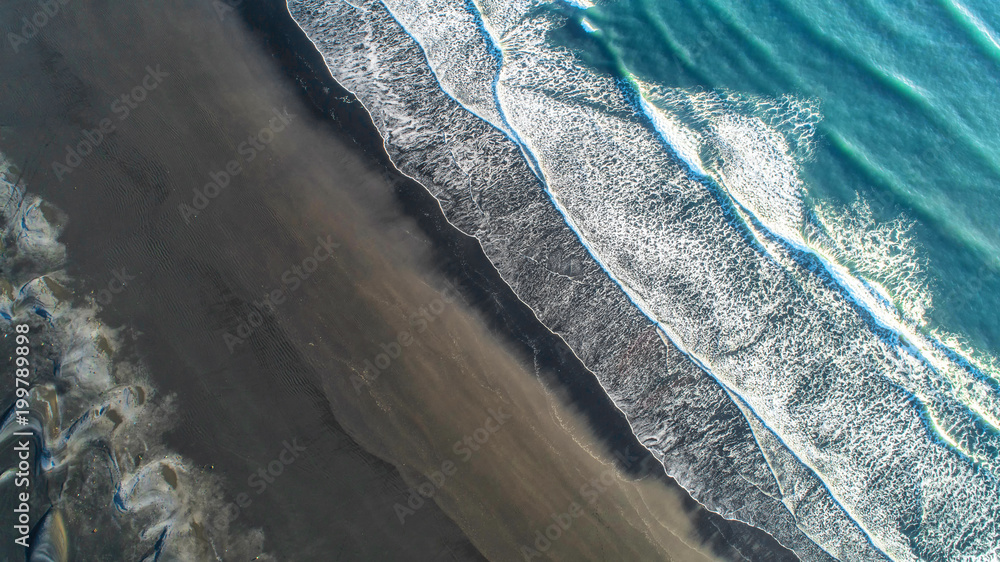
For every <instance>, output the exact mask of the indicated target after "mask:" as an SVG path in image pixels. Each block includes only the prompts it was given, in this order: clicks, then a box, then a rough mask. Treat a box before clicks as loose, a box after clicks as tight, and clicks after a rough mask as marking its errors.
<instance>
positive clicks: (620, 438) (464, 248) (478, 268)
mask: <svg viewBox="0 0 1000 562" xmlns="http://www.w3.org/2000/svg"><path fill="white" fill-rule="evenodd" d="M263 3H265V4H266V3H267V2H263ZM253 4H254V2H250V1H243V2H242V3H241V4H240V5H239V6H238V7H236V9H237V10H238V11H239V12H240V16H241V17H242V19H243V21H244V22H245V23H246V24H247V25H248V27H249V28H250V29H251V31H252V33H253V34H254V35H255V36H256V37H257V38H258V39H259V40H261V41H262V42H263V43H264V44H266V45H267V47H268V50H269V51H270V52H272V53H277V54H279V55H280V57H281V59H280V60H281V66H280V72H281V73H282V74H284V75H285V76H286V77H287V78H289V79H290V80H292V81H294V82H297V83H298V84H299V85H300V87H299V88H297V89H296V92H297V94H298V95H299V96H300V97H301V98H302V99H303V101H304V102H305V105H306V106H307V107H310V108H312V109H313V110H314V117H316V118H318V119H321V120H323V121H325V122H327V123H330V124H331V125H334V126H337V127H339V128H341V129H342V130H344V131H345V132H346V133H347V134H348V136H349V137H350V138H352V139H353V140H354V141H355V142H356V143H357V144H358V145H359V147H360V148H361V149H362V151H363V152H364V153H365V154H366V155H368V156H369V157H371V158H372V159H373V160H375V161H376V162H377V163H378V164H379V165H380V166H382V167H383V168H384V169H385V171H386V174H387V175H390V176H392V177H393V180H392V181H393V183H394V185H395V193H396V199H397V202H398V203H399V205H400V208H401V210H402V212H403V213H404V214H405V215H406V216H409V217H410V218H412V219H414V220H416V222H417V224H418V225H419V226H420V228H421V230H422V234H423V235H424V236H426V237H427V238H429V239H430V240H431V241H432V242H433V244H434V249H433V251H432V252H433V255H434V261H435V263H436V265H437V266H438V267H440V268H441V270H442V271H443V272H444V273H446V274H447V275H453V276H455V277H456V278H460V279H463V280H466V281H467V282H463V283H462V284H461V290H462V292H463V293H464V296H465V297H466V299H467V300H468V302H469V304H470V306H471V307H472V308H473V309H475V310H477V311H478V312H479V313H480V315H481V316H482V317H483V318H484V319H485V320H486V321H487V323H488V325H489V327H490V329H491V330H494V331H498V332H499V336H500V338H501V339H502V340H503V341H505V342H506V343H507V344H508V345H510V346H512V347H514V348H516V349H517V350H518V351H520V352H522V353H524V354H525V355H526V356H531V355H534V357H535V360H536V362H537V364H538V365H539V369H538V370H539V371H545V372H546V373H552V375H551V380H544V379H543V381H542V382H543V384H544V385H545V387H546V388H547V389H549V390H550V391H551V390H562V391H564V392H563V394H564V395H565V397H566V398H567V400H568V402H569V403H570V404H571V405H572V406H574V407H575V408H576V409H577V410H578V412H579V413H580V414H581V415H582V416H583V417H584V418H585V419H586V421H587V422H588V424H587V425H588V427H589V429H590V430H591V431H592V432H593V433H594V435H595V436H596V437H597V438H598V439H599V441H600V442H601V443H603V444H604V445H605V446H606V448H607V452H609V453H615V452H619V453H618V454H617V455H616V457H615V458H616V460H617V464H618V467H619V469H621V470H624V471H626V472H627V473H630V474H632V475H634V476H638V475H640V474H641V475H642V476H652V477H654V478H656V479H657V480H659V481H660V482H661V483H663V484H664V485H665V486H667V487H668V488H670V489H672V490H674V491H677V492H679V493H680V494H681V495H682V497H683V505H684V507H685V509H686V511H687V514H688V515H689V516H691V517H692V518H694V519H696V520H698V521H699V524H698V531H699V532H701V533H702V535H703V536H702V538H703V539H706V541H707V542H709V543H710V544H712V545H713V546H718V543H717V542H716V541H719V540H720V538H721V542H723V543H726V546H728V547H737V548H738V549H740V550H742V549H743V548H748V545H747V543H749V544H750V545H753V546H755V547H757V548H760V547H762V546H763V547H766V548H768V549H771V552H772V553H773V555H779V553H781V554H785V555H786V556H787V557H788V558H789V559H796V557H795V555H794V554H793V553H792V552H791V551H790V550H788V549H787V548H785V547H784V546H782V545H780V544H779V543H778V541H777V540H776V539H775V538H774V537H772V536H771V535H770V534H768V533H766V532H765V531H763V530H760V529H756V528H754V527H751V526H749V525H747V524H745V523H743V522H741V521H734V520H730V519H726V518H724V517H722V516H721V515H719V514H718V513H715V512H713V511H711V510H709V509H707V508H706V507H705V506H704V505H702V504H701V503H699V502H698V501H697V500H695V499H694V498H692V497H691V495H690V493H688V491H687V490H686V489H684V488H683V487H682V486H680V485H679V484H678V483H677V482H676V481H675V480H674V479H673V478H671V477H670V476H669V475H668V474H667V473H666V471H665V469H664V467H663V465H662V464H661V463H660V462H659V461H657V460H656V459H655V458H654V457H653V455H652V453H650V451H649V450H648V449H646V448H645V447H644V446H642V444H641V443H640V442H639V439H638V437H637V436H636V434H635V432H634V431H633V428H632V426H631V423H630V422H629V420H628V419H627V416H626V415H625V414H624V412H622V410H621V409H620V408H618V406H617V405H616V404H615V403H614V402H613V400H612V399H611V397H610V396H609V395H608V393H607V390H606V389H605V388H604V387H603V386H602V385H601V384H600V382H599V381H598V379H597V377H596V375H594V373H592V372H591V371H590V370H589V369H588V368H587V367H586V366H585V365H584V364H583V363H582V361H581V360H580V358H579V357H578V356H577V355H576V354H575V352H574V351H573V350H572V349H571V348H570V347H569V345H568V344H567V343H566V342H565V341H564V340H563V338H562V337H561V336H560V335H558V334H556V333H554V332H552V331H551V330H549V329H548V328H547V327H546V326H545V325H544V324H543V323H542V322H541V321H540V320H539V319H538V317H537V315H536V314H535V312H534V311H533V310H532V309H531V307H530V306H529V305H528V304H527V303H525V302H524V301H522V300H521V299H520V298H518V297H517V295H516V294H515V293H514V292H513V290H512V289H511V288H510V286H509V285H508V284H507V283H506V282H505V281H504V280H503V278H502V275H501V274H500V272H499V271H498V270H497V269H496V267H495V266H494V265H493V263H492V262H491V261H490V260H489V258H487V257H486V254H485V252H484V250H483V248H482V246H481V244H480V242H479V240H478V239H476V238H474V237H472V236H468V235H466V234H464V233H463V232H461V231H460V230H459V229H458V228H457V227H456V226H454V225H453V224H452V223H451V222H450V221H449V220H448V219H447V217H446V216H445V214H444V211H443V208H442V207H441V204H440V202H439V201H438V200H437V199H436V198H435V197H434V196H433V195H432V194H431V193H430V192H429V191H428V190H427V188H425V187H424V186H423V185H422V184H420V183H419V182H418V181H417V180H415V179H413V178H410V177H409V176H407V175H406V174H405V173H403V172H402V171H400V170H399V169H398V168H396V167H395V165H394V164H393V163H392V161H391V159H390V157H389V155H388V154H387V152H386V151H385V146H384V144H383V139H382V137H381V136H380V135H379V134H378V131H377V128H376V127H375V125H374V123H373V122H372V120H371V116H370V114H369V112H368V110H367V109H366V108H365V107H364V105H363V104H362V103H361V102H360V101H359V100H357V98H356V97H355V96H354V94H353V93H351V92H350V91H349V90H347V89H346V88H344V87H343V86H341V85H340V84H339V83H338V82H337V81H336V80H335V79H334V78H333V76H332V75H331V73H330V71H329V68H328V67H327V66H326V64H325V61H324V60H323V57H322V55H321V53H320V52H319V50H318V49H317V48H316V46H315V44H313V43H312V41H310V40H309V38H308V37H307V36H306V34H305V32H304V31H303V30H302V29H301V28H300V27H299V26H298V25H297V24H296V23H295V22H294V20H293V18H292V17H291V15H290V14H289V12H288V10H287V6H286V5H285V3H284V2H281V3H280V4H281V5H280V6H275V5H269V6H254V5H253ZM317 66H319V67H321V68H320V69H317V68H316V67H317ZM325 89H328V90H329V91H328V93H325V92H324V90H325ZM473 279H475V281H472V280H473ZM468 281H471V282H468ZM491 303H495V306H490V304H491ZM621 451H629V452H630V453H634V454H638V460H631V461H630V460H628V459H625V458H624V457H623V456H622V455H621V454H620V452H621ZM650 467H653V468H652V469H650ZM715 533H718V534H719V535H721V537H720V536H719V535H715ZM744 541H746V542H744ZM738 543H744V544H738ZM749 548H752V547H749Z"/></svg>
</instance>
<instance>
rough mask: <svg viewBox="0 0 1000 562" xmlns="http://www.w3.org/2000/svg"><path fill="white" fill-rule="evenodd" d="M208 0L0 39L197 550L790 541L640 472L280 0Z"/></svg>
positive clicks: (12, 101)
mask: <svg viewBox="0 0 1000 562" xmlns="http://www.w3.org/2000/svg"><path fill="white" fill-rule="evenodd" d="M220 6H222V7H221V8H220ZM228 8H229V6H228V5H225V4H221V3H218V2H215V3H213V2H196V1H193V0H191V1H182V0H177V1H171V2H163V3H158V2H141V3H137V4H132V5H128V6H119V5H111V4H110V3H103V2H93V3H83V2H80V3H79V4H70V5H67V6H66V7H65V8H64V11H63V12H62V13H60V14H59V15H58V17H54V18H53V19H52V21H51V22H50V23H49V24H48V25H47V26H46V27H45V29H44V30H42V32H41V33H40V34H39V36H38V37H36V38H34V39H33V40H32V41H31V42H28V43H27V44H25V45H23V46H21V47H20V48H19V49H18V52H16V53H14V52H12V51H11V50H9V49H8V50H5V51H4V52H3V54H2V60H3V67H4V69H5V71H6V72H7V76H8V77H13V79H11V80H10V81H8V82H7V83H6V84H5V86H4V90H3V104H2V106H0V119H2V122H0V126H2V128H0V150H2V151H3V152H4V153H5V154H6V155H7V156H8V157H9V158H10V159H11V160H12V161H14V162H15V163H17V165H18V167H19V168H20V169H21V170H23V172H24V173H23V181H24V182H25V183H26V185H27V186H29V190H31V191H32V192H34V193H36V194H37V195H39V196H40V197H42V198H43V199H44V200H46V201H48V202H50V203H51V204H52V205H54V206H56V207H58V208H59V209H61V210H62V211H63V212H64V213H65V214H66V216H67V217H68V220H67V222H66V226H65V230H64V231H63V236H62V239H61V241H62V242H63V243H64V244H66V246H67V248H68V254H69V262H68V266H67V272H68V274H69V276H70V277H71V278H73V279H75V280H77V284H76V285H75V286H73V287H71V288H72V289H73V290H74V291H76V293H77V299H84V298H86V297H87V296H89V297H90V298H94V299H96V300H97V302H98V303H99V304H100V305H101V310H100V314H99V318H100V320H101V321H102V322H104V323H106V324H107V325H109V326H111V327H114V328H121V329H122V333H123V337H124V338H125V340H126V341H127V342H129V343H128V345H127V346H126V348H125V349H122V350H119V353H120V354H121V355H122V356H124V357H131V358H134V359H135V360H136V361H140V362H141V363H142V364H143V365H145V367H146V369H148V372H149V376H150V379H151V380H152V381H153V383H154V384H155V386H156V388H157V389H158V394H157V396H156V398H155V399H156V400H164V401H167V400H168V399H169V402H170V403H171V404H173V406H174V407H175V408H176V416H175V419H174V420H173V421H172V422H171V424H170V425H169V426H165V429H166V430H168V431H167V433H166V436H165V440H166V445H167V446H168V447H169V448H170V449H172V450H174V451H176V452H177V453H178V454H180V455H181V456H183V457H185V458H187V459H191V461H192V462H193V463H195V464H196V465H197V466H198V467H200V470H201V471H202V476H203V477H204V478H217V479H218V481H219V482H220V487H221V488H220V490H221V491H220V497H217V498H211V499H212V501H211V502H208V503H206V505H210V506H211V508H207V509H206V511H205V512H204V513H202V517H203V519H202V520H201V521H198V522H197V525H198V526H200V527H199V528H203V529H205V530H204V531H198V532H195V533H189V534H191V535H192V536H195V537H196V540H199V541H202V542H203V543H204V545H203V547H204V548H203V553H204V556H205V559H217V558H221V559H225V560H229V559H236V558H230V556H229V555H228V554H227V553H219V552H218V551H215V552H214V553H212V548H211V547H212V545H214V544H215V543H214V542H213V541H214V539H213V533H218V532H224V531H225V532H228V531H226V529H227V528H230V527H231V529H230V530H232V529H261V530H262V531H263V536H264V542H263V545H264V548H263V550H264V552H266V553H267V554H269V555H270V556H273V557H274V558H275V559H278V560H478V559H483V558H484V557H485V558H488V559H495V560H517V559H524V557H525V556H528V557H529V558H530V559H547V558H546V557H549V558H552V559H562V560H584V559H592V560H611V559H614V560H639V559H643V560H646V559H661V558H666V557H668V556H669V557H671V558H674V559H678V560H686V559H710V558H711V557H712V555H713V554H714V555H716V556H720V557H722V558H736V557H738V553H739V552H742V553H744V554H745V555H746V556H747V557H748V558H753V557H754V556H753V554H754V553H755V552H769V553H774V552H781V553H784V555H786V556H787V557H788V558H792V555H791V554H790V553H788V552H787V551H785V550H784V549H782V548H781V547H780V546H779V545H777V544H776V543H775V542H774V541H773V540H771V539H770V537H767V536H766V535H764V534H763V533H759V532H755V531H752V530H751V529H749V528H748V527H746V526H745V525H742V524H738V523H733V522H731V521H726V520H723V519H722V518H720V517H717V516H715V515H714V514H711V513H708V512H706V511H704V510H702V509H701V508H700V507H699V506H698V505H697V504H696V503H695V502H694V501H693V500H691V498H690V497H689V496H687V495H686V494H685V493H684V492H683V490H681V489H680V488H679V487H678V486H677V485H676V484H674V483H673V481H672V480H670V479H669V478H668V477H667V476H666V475H665V474H663V471H662V468H661V467H659V465H658V464H657V463H655V461H653V459H652V458H651V456H650V455H649V454H648V453H647V452H645V451H644V450H643V449H642V448H641V446H640V444H639V443H638V442H637V441H636V439H635V436H634V435H633V434H632V433H631V431H630V430H629V426H628V422H627V420H625V418H624V416H623V415H622V414H621V413H620V412H619V411H618V410H617V409H616V408H615V407H614V405H613V404H612V403H611V401H610V399H609V398H608V397H607V396H606V394H605V393H604V392H603V390H602V389H601V388H600V385H599V384H598V383H597V381H596V379H595V378H594V377H593V375H592V374H590V373H589V372H587V370H586V369H585V368H584V367H583V366H582V364H580V362H579V361H578V360H577V359H576V358H575V356H574V355H573V354H572V352H571V351H570V350H569V349H568V347H567V346H566V345H565V344H564V343H563V342H562V340H560V339H559V338H558V337H556V336H554V335H553V334H551V333H550V332H549V331H548V330H546V329H545V328H544V327H543V326H541V325H540V324H539V323H538V322H537V320H535V318H534V316H533V314H532V313H531V311H530V310H529V309H528V308H527V307H526V306H525V305H524V304H523V303H521V302H520V301H519V300H518V299H517V298H516V296H515V295H514V294H513V293H512V292H511V291H510V290H509V288H508V287H507V286H506V284H504V283H503V280H502V279H500V277H499V275H498V274H497V273H496V271H495V269H493V267H492V266H491V265H490V263H489V261H488V260H487V259H486V257H485V256H484V255H483V253H482V250H481V248H480V247H479V245H478V243H477V242H476V241H475V240H473V239H470V238H468V237H465V236H464V235H461V234H459V233H458V232H457V231H455V230H454V229H453V228H451V226H450V225H449V224H448V223H447V221H445V219H444V218H443V216H442V214H441V210H440V208H439V207H438V205H437V202H436V201H434V199H433V198H432V197H431V196H430V195H429V194H428V193H427V192H426V191H425V190H423V188H421V187H420V186H419V185H416V184H415V183H413V182H412V181H410V180H408V179H406V178H405V177H403V176H401V175H400V174H398V173H397V172H395V170H394V169H392V167H391V164H390V162H389V161H388V158H387V157H386V155H385V153H384V152H383V151H382V150H381V139H380V138H379V137H378V135H377V133H376V132H375V130H374V128H373V126H372V125H371V123H370V121H369V120H368V119H367V114H366V113H365V112H364V110H363V108H362V107H360V105H359V104H358V103H357V102H356V101H354V100H353V98H352V97H351V96H350V94H349V93H348V92H346V91H344V90H342V89H341V88H340V87H339V86H338V85H337V84H336V83H335V82H333V81H332V80H331V79H329V77H328V75H327V74H326V71H325V68H324V67H323V66H322V60H321V58H320V57H319V55H318V54H316V53H315V52H314V51H311V50H310V49H311V45H310V44H309V42H308V41H307V40H306V39H305V38H304V37H303V36H302V35H301V34H300V33H298V30H297V28H296V27H295V26H294V24H293V23H292V22H291V20H290V19H289V18H287V13H286V12H285V11H284V6H283V5H282V3H280V2H274V3H269V2H259V3H257V2H247V1H245V2H243V3H241V4H240V5H238V6H234V7H233V9H232V10H230V9H228ZM35 9H36V6H35V4H34V3H28V2H15V3H11V4H8V5H5V6H4V8H2V10H3V12H6V13H7V14H8V15H6V17H5V18H4V19H5V20H7V21H19V20H20V19H21V18H22V17H24V15H30V14H31V13H32V12H33V11H34V10H35ZM245 26H246V28H248V29H249V30H250V31H249V32H247V31H246V30H245ZM137 88H139V90H136V89H137ZM134 92H140V93H141V97H142V99H141V100H140V99H138V96H136V95H134V94H133V93H134ZM122 95H125V96H129V97H128V98H127V99H125V101H124V102H122V101H121V100H122V99H123V98H122V97H121V96H122ZM126 108H127V109H126ZM123 115H124V117H123ZM105 120H108V121H109V122H110V123H111V124H112V125H113V129H111V128H108V130H106V131H101V132H100V133H99V134H100V140H98V141H95V142H93V144H94V145H96V146H94V150H93V153H92V154H89V155H85V156H81V157H80V158H79V159H78V161H79V163H76V162H77V159H75V158H73V157H72V154H70V152H72V150H68V149H67V146H70V147H71V148H72V146H76V145H77V144H78V143H79V142H81V140H86V139H96V138H97V137H96V136H95V135H98V133H96V132H95V130H100V129H101V128H102V123H103V122H105ZM255 139H256V140H255ZM251 155H252V156H251ZM234 163H235V165H234ZM54 164H60V166H56V165H54ZM61 166H64V167H61ZM209 183H214V184H215V185H217V186H220V187H219V189H218V192H217V193H212V190H210V189H209V190H207V191H206V186H207V184H209ZM223 184H224V185H223ZM105 288H108V289H109V291H104V289H105ZM112 288H113V290H110V289H112ZM404 334H405V335H406V337H404ZM616 453H618V454H617V455H616ZM196 477H198V476H196ZM602 477H603V480H602ZM639 477H642V479H641V480H637V479H638V478H639ZM595 479H596V483H595ZM428 486H430V487H428ZM414 490H422V492H426V493H424V496H430V498H426V497H424V498H421V497H420V496H419V493H417V492H415V491H414ZM592 497H593V501H590V500H591V498H592ZM110 503H111V500H109V501H108V504H110ZM574 505H576V506H577V508H578V509H575V508H574V507H573V506H574ZM577 511H579V514H577V513H576V512H577ZM566 514H570V515H568V517H569V519H566V517H567V515H566ZM115 517H116V515H115V513H114V512H113V511H112V510H110V509H107V506H106V505H104V506H95V509H94V512H93V513H86V514H71V516H70V524H69V527H70V529H71V530H72V531H74V533H73V534H72V536H71V539H70V540H71V543H72V545H73V549H74V552H76V553H77V554H78V556H79V558H74V559H100V560H104V559H107V560H112V559H134V557H132V556H131V554H132V553H127V554H128V555H125V556H124V557H122V558H116V557H115V556H117V555H118V554H122V553H117V554H116V553H113V552H108V551H107V550H106V548H107V547H106V545H105V543H104V540H103V538H102V536H103V534H104V533H114V529H115V526H116V523H115ZM220 517H222V518H223V519H224V520H225V523H224V524H219V523H218V521H219V518H220ZM561 522H567V523H561ZM552 524H557V525H561V530H559V532H558V535H559V537H558V538H556V539H551V540H548V541H546V540H545V539H542V540H541V541H539V540H538V538H537V537H538V536H542V534H543V533H545V532H546V530H547V528H548V526H550V525H552ZM84 527H87V528H93V529H94V530H93V532H88V533H85V534H84V533H81V532H79V531H80V530H81V529H83V528H84ZM154 539H156V537H152V538H151V539H150V540H149V543H150V544H152V542H154ZM546 545H547V546H546ZM148 547H149V545H141V547H140V546H137V548H136V552H137V553H139V552H144V551H145V550H146V549H147V548H148ZM525 548H528V549H534V550H535V551H537V553H538V556H537V557H536V558H531V552H532V551H530V550H528V551H526V550H524V549H525ZM8 552H11V554H10V555H11V556H14V554H13V551H8ZM212 556H214V557H215V558H213V557H212ZM10 559H17V558H10ZM771 559H776V558H774V557H772V558H771Z"/></svg>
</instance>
